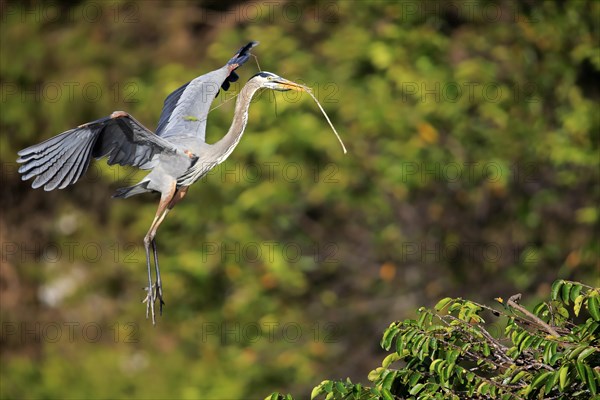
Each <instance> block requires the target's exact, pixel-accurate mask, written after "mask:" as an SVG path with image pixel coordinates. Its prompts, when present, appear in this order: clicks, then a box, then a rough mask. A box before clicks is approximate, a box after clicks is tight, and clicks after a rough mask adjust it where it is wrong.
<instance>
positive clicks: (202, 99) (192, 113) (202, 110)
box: [156, 42, 258, 141]
mask: <svg viewBox="0 0 600 400" xmlns="http://www.w3.org/2000/svg"><path fill="white" fill-rule="evenodd" d="M257 45H258V42H250V43H248V44H247V45H245V46H243V47H242V48H241V49H240V50H239V51H238V52H237V53H236V54H235V55H234V56H233V57H232V58H231V59H230V60H229V61H228V62H227V64H225V65H224V66H223V67H221V68H219V69H217V70H215V71H212V72H209V73H207V74H205V75H202V76H199V77H197V78H196V79H194V80H192V81H191V82H188V83H186V84H185V85H183V86H181V87H180V88H179V89H177V90H175V91H174V92H173V93H171V94H170V95H169V96H168V97H167V98H166V99H165V103H164V105H163V109H162V112H161V114H160V120H159V121H158V127H157V128H156V134H157V135H159V136H161V137H163V138H170V140H173V139H174V138H177V137H195V138H198V139H200V140H202V141H205V133H206V119H207V117H208V112H209V110H210V105H211V103H212V102H213V100H214V98H215V97H216V96H217V95H218V94H219V88H222V89H223V90H227V89H229V86H230V85H231V82H235V81H237V80H238V79H239V76H238V75H237V74H236V73H235V70H236V69H237V68H238V67H239V66H240V65H242V64H244V63H245V62H246V61H248V59H249V58H250V50H251V49H252V48H253V47H254V46H257Z"/></svg>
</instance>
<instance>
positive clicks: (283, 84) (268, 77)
mask: <svg viewBox="0 0 600 400" xmlns="http://www.w3.org/2000/svg"><path fill="white" fill-rule="evenodd" d="M250 79H254V80H257V81H258V82H259V83H260V87H264V88H267V89H271V90H277V91H280V92H285V91H288V90H297V91H300V92H303V91H305V90H306V88H305V87H304V86H302V85H300V84H298V83H295V82H292V81H288V80H287V79H284V78H282V77H280V76H279V75H275V74H274V73H272V72H266V71H263V72H259V73H258V74H256V75H254V76H253V77H252V78H250Z"/></svg>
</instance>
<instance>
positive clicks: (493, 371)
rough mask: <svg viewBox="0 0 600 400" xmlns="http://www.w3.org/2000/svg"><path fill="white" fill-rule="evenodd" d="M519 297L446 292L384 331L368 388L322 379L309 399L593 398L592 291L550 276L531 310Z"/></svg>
mask: <svg viewBox="0 0 600 400" xmlns="http://www.w3.org/2000/svg"><path fill="white" fill-rule="evenodd" d="M520 297H521V295H515V296H511V297H510V298H509V299H508V300H506V301H505V300H504V299H501V298H497V299H496V301H497V302H498V303H499V304H501V307H495V308H494V307H490V306H487V305H483V304H478V303H475V302H472V301H469V300H464V299H461V298H456V299H453V298H449V297H446V298H444V299H442V300H440V301H439V302H438V303H437V304H436V306H435V308H434V309H433V310H431V309H427V308H420V309H419V310H418V318H417V319H406V320H404V321H397V322H393V323H392V324H391V325H390V326H389V328H388V329H387V330H386V331H385V332H384V334H383V338H382V339H381V346H382V347H383V348H384V349H385V350H390V349H392V350H393V351H392V352H391V353H390V354H389V355H388V356H387V357H385V358H384V360H383V362H382V363H381V367H379V368H376V369H375V370H373V371H371V373H370V374H369V380H370V381H371V382H372V386H369V387H367V386H363V385H361V384H358V383H356V384H355V383H352V382H351V381H350V380H349V379H347V380H346V381H330V380H326V381H323V382H322V383H321V384H320V385H318V386H316V387H315V388H314V390H313V392H312V396H311V398H313V399H314V398H325V399H342V398H343V399H379V398H383V399H503V400H509V399H541V398H550V399H565V400H566V399H590V398H600V396H598V393H599V392H600V338H599V334H600V289H599V288H593V287H590V286H587V285H584V284H581V283H578V282H571V281H565V280H558V281H556V282H555V283H554V284H553V285H552V291H551V296H550V299H549V301H546V302H543V303H540V304H538V305H537V306H535V307H534V308H533V311H528V310H527V309H526V308H525V307H523V306H521V305H520V304H519V303H518V300H519V299H520ZM484 317H485V319H484ZM486 320H487V321H486ZM270 398H271V399H272V400H276V399H286V400H288V399H290V400H291V399H292V397H291V396H290V395H285V396H283V395H280V394H278V393H274V394H273V395H271V396H270Z"/></svg>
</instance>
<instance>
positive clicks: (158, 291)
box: [154, 281, 165, 315]
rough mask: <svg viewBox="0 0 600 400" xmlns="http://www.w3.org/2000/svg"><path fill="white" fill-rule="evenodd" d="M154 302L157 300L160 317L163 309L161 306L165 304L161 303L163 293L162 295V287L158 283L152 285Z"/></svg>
mask: <svg viewBox="0 0 600 400" xmlns="http://www.w3.org/2000/svg"><path fill="white" fill-rule="evenodd" d="M154 288H155V291H154V301H156V299H158V306H159V309H158V310H159V311H158V312H159V313H160V315H162V309H163V305H164V304H165V302H164V301H163V293H162V285H161V283H160V282H159V281H156V283H155V284H154Z"/></svg>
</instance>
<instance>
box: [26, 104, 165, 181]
mask: <svg viewBox="0 0 600 400" xmlns="http://www.w3.org/2000/svg"><path fill="white" fill-rule="evenodd" d="M175 151H176V148H175V147H174V146H173V145H172V144H171V143H169V142H168V141H166V140H164V139H162V138H160V137H159V136H156V135H155V134H154V133H152V132H151V131H150V130H148V129H147V128H146V127H144V126H143V125H142V124H140V123H139V122H138V121H136V120H135V119H134V118H133V117H131V116H130V115H129V114H127V113H125V112H123V111H115V112H114V113H112V114H111V115H110V116H108V117H105V118H101V119H98V120H96V121H93V122H89V123H87V124H83V125H80V126H79V127H77V128H75V129H71V130H68V131H66V132H63V133H61V134H60V135H57V136H54V137H53V138H50V139H48V140H46V141H45V142H42V143H39V144H37V145H34V146H31V147H28V148H26V149H23V150H21V151H19V153H18V154H19V156H20V157H19V158H18V159H17V162H18V163H21V164H23V165H21V167H20V168H19V173H21V174H22V177H21V179H23V180H27V179H29V178H32V177H34V176H35V177H36V178H35V180H34V181H33V183H32V184H31V186H32V187H33V188H38V187H40V186H44V190H46V191H50V190H54V189H56V188H59V189H64V188H65V187H67V186H68V185H70V184H73V183H75V182H77V180H78V179H79V178H80V177H81V176H82V175H83V173H84V172H85V171H86V170H87V168H88V166H89V164H90V161H91V159H92V158H96V159H98V158H102V157H108V164H109V165H113V164H119V165H131V166H134V167H140V168H144V167H148V166H149V163H150V161H152V159H153V157H154V156H155V155H156V154H158V153H163V152H175Z"/></svg>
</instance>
